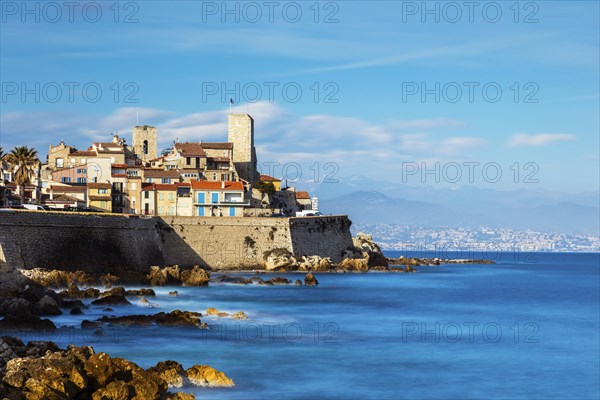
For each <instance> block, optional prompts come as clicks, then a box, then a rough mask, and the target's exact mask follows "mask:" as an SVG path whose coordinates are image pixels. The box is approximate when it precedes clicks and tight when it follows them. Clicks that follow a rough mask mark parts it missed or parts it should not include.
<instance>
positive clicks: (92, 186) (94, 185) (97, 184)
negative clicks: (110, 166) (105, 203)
mask: <svg viewBox="0 0 600 400" xmlns="http://www.w3.org/2000/svg"><path fill="white" fill-rule="evenodd" d="M87 187H88V188H89V189H110V188H111V186H110V183H103V182H90V183H88V184H87Z"/></svg>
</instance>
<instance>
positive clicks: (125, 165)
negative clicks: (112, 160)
mask: <svg viewBox="0 0 600 400" xmlns="http://www.w3.org/2000/svg"><path fill="white" fill-rule="evenodd" d="M111 167H113V168H127V167H129V165H127V164H112V165H111Z"/></svg>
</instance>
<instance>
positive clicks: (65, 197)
mask: <svg viewBox="0 0 600 400" xmlns="http://www.w3.org/2000/svg"><path fill="white" fill-rule="evenodd" d="M52 197H53V198H52V199H50V198H47V199H45V201H44V202H45V203H53V202H57V201H67V202H73V201H82V200H81V199H78V198H77V197H73V196H69V195H66V194H57V195H55V196H52Z"/></svg>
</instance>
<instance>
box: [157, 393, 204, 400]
mask: <svg viewBox="0 0 600 400" xmlns="http://www.w3.org/2000/svg"><path fill="white" fill-rule="evenodd" d="M161 400H196V396H194V395H193V394H188V393H180V392H177V393H168V394H166V395H165V396H163V397H162V398H161Z"/></svg>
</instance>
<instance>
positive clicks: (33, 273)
mask: <svg viewBox="0 0 600 400" xmlns="http://www.w3.org/2000/svg"><path fill="white" fill-rule="evenodd" d="M21 273H22V274H23V275H24V276H25V277H27V278H28V279H30V280H32V281H33V282H36V283H38V284H40V285H41V286H44V287H55V288H60V287H68V286H71V285H94V284H96V283H97V282H98V278H97V277H95V276H93V275H90V274H88V273H86V272H83V271H74V272H71V271H60V270H46V269H43V268H34V269H28V270H26V269H24V270H21Z"/></svg>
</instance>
